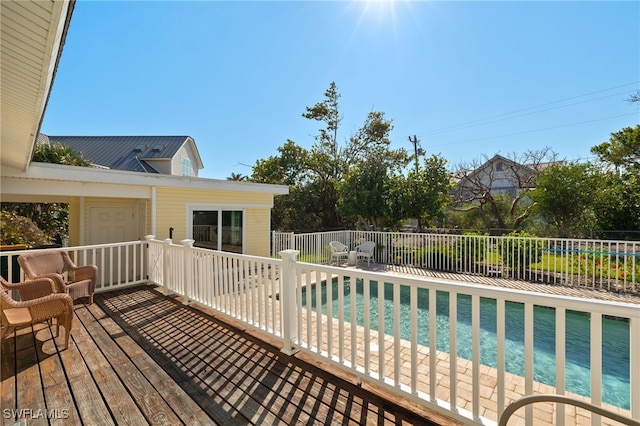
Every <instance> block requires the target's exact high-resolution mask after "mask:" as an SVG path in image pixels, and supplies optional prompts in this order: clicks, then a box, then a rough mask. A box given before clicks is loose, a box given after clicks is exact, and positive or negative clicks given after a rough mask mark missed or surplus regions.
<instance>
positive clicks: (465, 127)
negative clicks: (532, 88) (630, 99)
mask: <svg viewBox="0 0 640 426" xmlns="http://www.w3.org/2000/svg"><path fill="white" fill-rule="evenodd" d="M630 92H631V91H629V90H626V91H624V92H619V93H614V94H612V95H607V96H601V97H599V98H594V99H587V100H584V101H580V102H574V103H571V104H566V105H560V106H557V107H553V108H547V109H542V110H538V111H533V112H527V113H524V114H518V115H511V116H509V117H505V118H497V119H495V120H491V121H484V120H489V118H484V119H481V120H477V121H476V122H471V123H469V124H467V125H460V126H459V127H455V128H452V126H450V127H449V128H442V129H440V130H434V131H432V132H429V134H430V135H439V134H442V133H447V132H450V131H455V130H462V129H469V128H472V127H477V126H483V125H485V124H493V123H498V122H500V121H505V120H511V119H513V118H519V117H525V116H527V115H533V114H540V113H543V112H548V111H553V110H557V109H561V108H568V107H571V106H574V105H579V104H584V103H587V102H593V101H598V100H601V99H606V98H612V97H614V96H619V95H624V94H627V93H630ZM510 114H515V113H506V114H502V115H510ZM496 117H499V116H496ZM480 121H482V122H480Z"/></svg>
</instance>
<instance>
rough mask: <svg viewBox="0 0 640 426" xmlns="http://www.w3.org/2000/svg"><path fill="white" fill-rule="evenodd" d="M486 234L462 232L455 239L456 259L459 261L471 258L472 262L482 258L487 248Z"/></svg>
mask: <svg viewBox="0 0 640 426" xmlns="http://www.w3.org/2000/svg"><path fill="white" fill-rule="evenodd" d="M486 235H487V234H483V233H480V232H465V233H464V234H462V236H461V237H460V238H459V239H458V240H457V241H456V255H455V256H456V259H457V260H460V261H468V260H469V259H472V260H473V261H474V262H481V261H482V260H484V258H485V255H486V250H487V239H486V238H485V237H486Z"/></svg>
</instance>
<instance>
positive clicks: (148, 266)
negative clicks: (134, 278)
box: [142, 235, 156, 285]
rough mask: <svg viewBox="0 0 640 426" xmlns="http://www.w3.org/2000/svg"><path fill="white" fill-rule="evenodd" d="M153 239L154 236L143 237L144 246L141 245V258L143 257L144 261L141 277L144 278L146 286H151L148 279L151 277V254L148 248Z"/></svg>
mask: <svg viewBox="0 0 640 426" xmlns="http://www.w3.org/2000/svg"><path fill="white" fill-rule="evenodd" d="M155 237H156V236H155V235H145V236H144V237H143V240H144V244H143V253H142V256H144V261H143V263H142V264H143V265H144V268H145V270H144V271H143V272H142V276H143V277H146V279H147V285H151V281H150V280H149V277H150V276H151V268H152V264H151V253H150V250H149V246H150V244H151V241H153V239H154V238H155Z"/></svg>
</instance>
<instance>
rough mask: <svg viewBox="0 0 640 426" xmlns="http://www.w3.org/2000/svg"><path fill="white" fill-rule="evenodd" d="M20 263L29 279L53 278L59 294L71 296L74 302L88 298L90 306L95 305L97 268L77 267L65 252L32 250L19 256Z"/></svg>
mask: <svg viewBox="0 0 640 426" xmlns="http://www.w3.org/2000/svg"><path fill="white" fill-rule="evenodd" d="M18 263H19V264H20V267H21V268H22V270H23V271H24V274H25V275H26V276H27V278H28V279H30V280H32V279H34V278H40V277H46V278H51V279H53V281H54V282H55V283H56V285H57V288H58V291H59V292H61V293H67V294H69V296H71V298H72V299H73V300H76V299H79V298H81V297H88V298H89V304H92V303H93V293H94V292H95V290H96V278H97V276H98V267H97V266H95V265H85V266H76V265H75V264H74V263H73V261H72V260H71V258H70V257H69V254H68V253H67V252H66V251H64V250H31V251H28V252H26V253H23V254H21V255H20V256H18ZM65 273H67V277H68V278H69V280H68V281H67V280H66V279H65V275H64V274H65Z"/></svg>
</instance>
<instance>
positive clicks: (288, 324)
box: [278, 249, 300, 355]
mask: <svg viewBox="0 0 640 426" xmlns="http://www.w3.org/2000/svg"><path fill="white" fill-rule="evenodd" d="M278 254H279V255H280V257H282V276H281V289H280V304H281V312H282V320H281V321H282V337H283V340H284V344H283V346H282V349H281V350H282V352H283V353H285V354H287V355H293V354H294V353H296V352H297V351H298V349H297V348H294V344H295V342H297V341H298V321H297V318H296V286H297V282H296V280H297V278H296V277H297V274H296V268H297V267H296V264H297V259H296V258H297V256H298V255H299V254H300V252H299V251H298V250H291V249H290V250H282V251H281V252H279V253H278Z"/></svg>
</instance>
